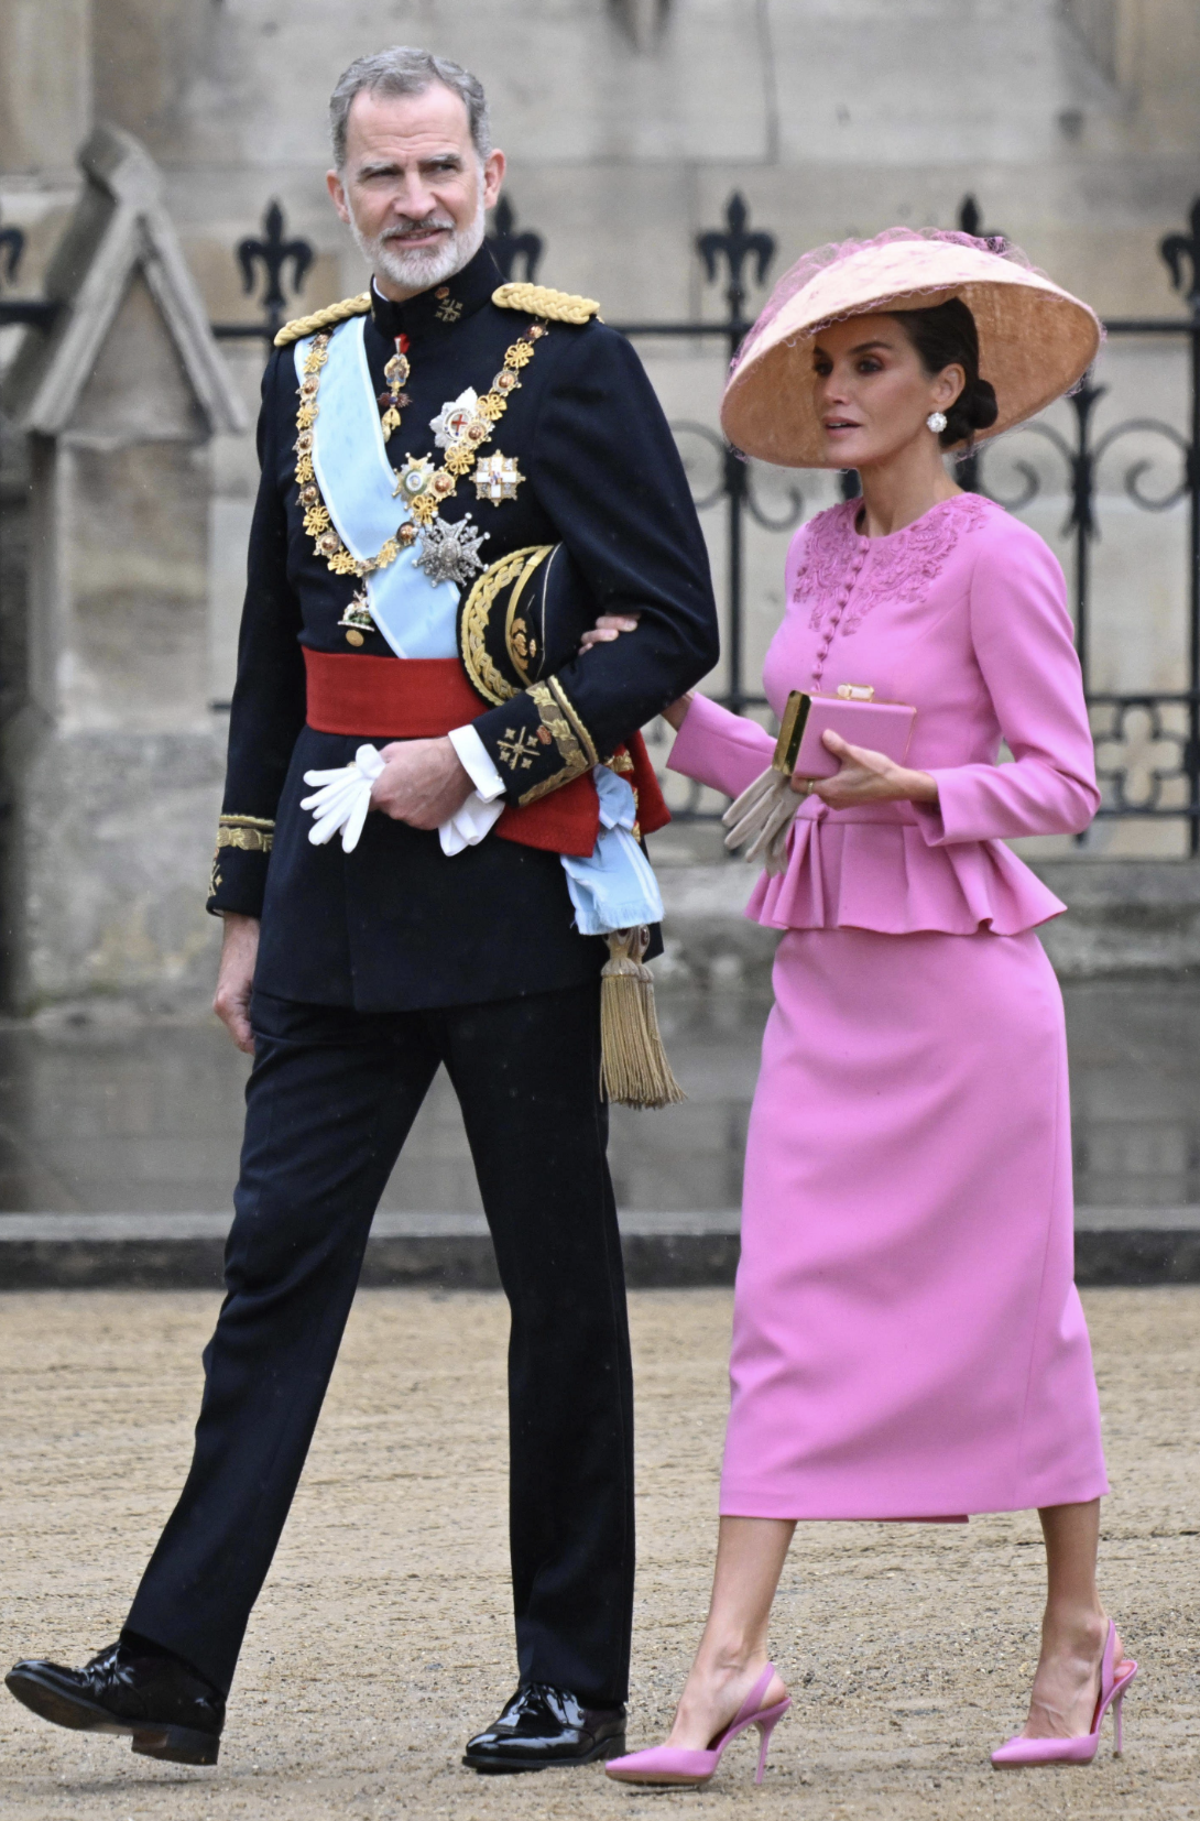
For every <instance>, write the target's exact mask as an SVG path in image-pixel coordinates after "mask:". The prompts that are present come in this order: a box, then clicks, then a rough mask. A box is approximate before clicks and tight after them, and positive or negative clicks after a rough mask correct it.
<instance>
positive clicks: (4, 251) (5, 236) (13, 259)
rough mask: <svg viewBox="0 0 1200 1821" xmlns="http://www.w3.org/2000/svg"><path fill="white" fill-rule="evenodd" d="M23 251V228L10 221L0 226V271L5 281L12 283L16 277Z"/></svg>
mask: <svg viewBox="0 0 1200 1821" xmlns="http://www.w3.org/2000/svg"><path fill="white" fill-rule="evenodd" d="M24 252H25V230H24V229H23V228H18V227H15V226H14V225H13V224H11V223H10V224H9V225H8V226H7V227H3V228H0V272H3V274H4V278H5V281H6V283H8V284H12V283H13V281H14V279H15V278H16V276H17V271H18V269H19V267H20V264H21V258H22V255H23V254H24Z"/></svg>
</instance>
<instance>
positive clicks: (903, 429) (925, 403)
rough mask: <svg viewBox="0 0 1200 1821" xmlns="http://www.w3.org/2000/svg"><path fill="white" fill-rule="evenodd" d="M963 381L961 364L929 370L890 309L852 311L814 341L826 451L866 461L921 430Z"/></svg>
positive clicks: (862, 464)
mask: <svg viewBox="0 0 1200 1821" xmlns="http://www.w3.org/2000/svg"><path fill="white" fill-rule="evenodd" d="M965 383H966V374H965V373H964V371H963V369H962V368H961V367H959V366H952V367H945V368H943V370H942V372H941V373H938V374H936V375H934V376H932V377H931V376H930V375H929V374H928V373H927V372H926V371H925V368H924V367H923V366H922V364H921V360H920V357H919V355H918V354H917V351H916V349H915V348H914V347H913V345H912V343H911V342H910V341H909V339H908V336H907V335H906V334H905V333H904V330H903V329H902V328H901V326H900V324H899V323H898V322H897V320H896V318H895V317H894V316H852V317H851V318H850V319H849V321H848V322H838V323H833V324H831V326H830V327H829V328H828V329H822V331H821V333H820V335H819V337H818V338H817V342H816V345H815V347H814V348H813V397H814V402H815V404H816V410H817V421H818V422H819V424H820V426H821V435H822V439H823V441H824V445H825V454H826V459H827V461H828V463H829V465H830V467H834V468H860V469H861V468H870V467H873V466H874V465H875V464H877V463H879V462H886V461H888V460H889V459H891V458H892V457H894V456H896V455H898V454H899V453H900V451H901V450H902V449H904V448H905V447H906V446H908V445H910V444H912V443H914V442H919V440H920V439H921V438H924V439H925V442H926V443H927V444H929V445H930V446H931V447H934V448H936V446H937V445H936V438H935V437H934V435H933V432H932V431H930V430H929V429H927V428H926V424H925V419H926V418H927V417H928V416H929V414H930V412H931V411H948V410H949V409H950V406H951V405H952V404H953V403H954V400H955V399H956V398H957V397H958V395H959V393H960V392H961V391H962V389H963V386H964V384H965Z"/></svg>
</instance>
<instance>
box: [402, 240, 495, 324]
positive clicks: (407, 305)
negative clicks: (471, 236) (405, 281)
mask: <svg viewBox="0 0 1200 1821" xmlns="http://www.w3.org/2000/svg"><path fill="white" fill-rule="evenodd" d="M501 283H503V279H502V276H501V272H500V268H499V266H498V265H497V264H496V261H495V259H494V258H493V256H492V250H491V248H490V247H489V246H488V244H487V242H486V240H485V241H484V243H483V245H482V246H481V247H480V249H479V251H478V253H476V254H475V256H474V258H473V259H470V260H468V261H467V264H466V265H465V266H464V267H463V269H462V271H461V272H456V273H455V274H454V276H453V278H448V279H446V281H445V283H444V284H440V285H434V286H432V287H431V288H430V289H429V290H428V291H418V293H417V295H416V296H415V297H409V298H407V299H406V300H405V301H404V303H393V302H392V300H391V298H390V297H383V296H381V295H380V293H379V292H378V291H377V290H376V288H375V281H374V279H372V280H371V317H372V320H373V322H374V324H375V327H376V328H377V329H378V330H379V333H380V334H381V335H382V336H384V337H385V338H386V339H387V340H388V341H394V340H395V338H396V337H397V336H398V335H407V336H408V338H409V340H410V341H427V340H430V339H431V338H432V337H434V336H438V335H446V334H448V333H449V332H450V331H451V330H452V329H453V328H454V327H455V326H456V325H457V324H458V323H460V322H465V321H466V319H467V318H468V317H469V316H474V315H475V314H476V312H477V311H479V310H481V309H482V308H483V306H484V304H485V303H487V301H488V299H489V298H490V297H491V295H492V292H493V291H494V290H495V289H496V286H497V285H499V284H501Z"/></svg>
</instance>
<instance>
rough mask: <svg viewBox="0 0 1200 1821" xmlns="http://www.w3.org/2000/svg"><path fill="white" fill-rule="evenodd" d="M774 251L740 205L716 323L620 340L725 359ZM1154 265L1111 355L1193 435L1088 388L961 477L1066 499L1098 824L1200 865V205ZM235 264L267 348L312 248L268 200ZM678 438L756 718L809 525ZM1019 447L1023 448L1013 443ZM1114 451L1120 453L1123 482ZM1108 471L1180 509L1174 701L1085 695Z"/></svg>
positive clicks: (690, 438)
mask: <svg viewBox="0 0 1200 1821" xmlns="http://www.w3.org/2000/svg"><path fill="white" fill-rule="evenodd" d="M959 225H960V226H961V227H962V228H963V229H964V230H965V231H966V232H968V233H973V234H978V233H980V232H982V231H983V230H982V223H981V217H980V211H979V208H978V205H977V203H976V202H975V199H974V198H973V197H970V196H968V197H966V198H964V201H963V204H962V208H961V210H960V215H959ZM491 245H492V248H493V251H494V252H495V255H496V258H497V260H498V261H499V264H500V267H501V269H502V271H503V272H504V275H505V277H506V278H512V277H515V276H517V275H518V274H519V275H520V276H522V277H523V278H525V279H527V280H530V281H532V280H534V279H535V278H536V276H537V273H538V270H539V267H540V264H541V259H542V254H543V251H544V245H543V241H542V237H541V236H540V235H539V234H537V233H536V232H534V231H532V230H530V229H523V230H519V229H518V226H517V221H516V217H515V215H514V213H513V210H512V207H511V204H510V203H509V202H508V200H507V199H503V200H502V201H501V203H500V205H499V207H498V208H497V210H496V214H495V219H494V228H493V233H492V236H491ZM23 248H24V238H23V235H22V233H21V230H20V229H19V228H16V227H12V226H3V225H0V286H3V284H5V283H10V284H11V283H12V282H13V280H14V279H15V278H16V277H17V274H18V269H19V266H20V262H21V257H22V252H23ZM775 251H776V245H775V240H774V238H773V236H772V235H770V234H769V233H767V232H765V231H764V230H762V229H760V228H755V227H752V226H751V225H750V215H749V210H748V208H747V206H746V203H745V201H744V200H743V198H742V197H741V196H740V195H738V194H735V195H733V196H732V197H731V198H730V200H729V203H728V205H727V207H726V211H725V221H724V225H723V226H722V227H720V228H713V229H710V230H709V231H707V232H706V233H703V234H700V235H698V236H697V238H696V253H697V256H698V257H699V259H700V260H701V261H702V262H703V266H704V271H705V275H706V278H707V280H708V281H709V283H711V284H714V285H720V286H721V287H722V292H723V295H722V302H723V306H724V314H723V315H722V316H720V317H716V318H713V319H706V318H691V319H688V320H686V321H678V322H663V321H650V322H625V323H617V324H615V325H614V326H615V327H616V328H618V329H619V330H620V331H621V332H622V333H623V334H626V335H628V336H630V337H631V338H633V339H636V340H648V341H652V340H659V341H667V342H671V341H675V342H684V341H686V342H692V343H696V342H701V343H703V342H707V343H710V344H712V343H715V344H717V346H718V347H719V348H720V350H721V353H722V354H723V355H724V356H725V357H727V358H731V357H732V355H733V353H734V352H735V350H736V349H737V347H738V345H739V343H740V342H741V340H742V338H743V336H744V335H745V334H746V332H747V330H748V329H749V327H750V321H751V318H750V316H749V314H748V312H747V303H748V298H749V295H750V285H751V283H753V284H754V285H756V286H762V285H763V283H764V282H765V281H766V280H767V278H768V275H769V273H770V268H771V265H772V262H773V259H774V255H775ZM1159 252H1160V255H1161V257H1162V259H1163V260H1164V262H1165V264H1166V266H1167V268H1168V271H1169V273H1170V277H1171V282H1172V285H1173V287H1174V288H1175V290H1177V291H1178V292H1179V293H1180V295H1181V298H1182V300H1183V302H1184V304H1185V306H1186V309H1187V315H1186V316H1182V317H1144V318H1143V317H1138V318H1121V319H1117V320H1112V321H1109V322H1108V323H1106V325H1105V328H1106V331H1107V335H1108V337H1109V339H1110V342H1111V343H1112V344H1113V345H1114V346H1116V345H1120V344H1128V343H1137V342H1141V343H1143V344H1145V343H1147V342H1149V341H1154V340H1157V341H1159V342H1160V343H1161V341H1162V340H1164V339H1166V340H1167V341H1169V342H1172V343H1175V344H1177V345H1178V346H1179V347H1180V348H1181V351H1183V352H1184V353H1185V354H1186V359H1187V369H1188V372H1187V382H1186V396H1187V408H1186V413H1185V415H1184V422H1185V424H1186V428H1184V429H1181V428H1179V427H1178V426H1177V425H1175V424H1172V423H1170V422H1168V421H1167V420H1166V419H1164V418H1161V417H1156V416H1137V417H1130V418H1125V419H1122V420H1120V421H1118V422H1115V423H1111V424H1108V425H1106V426H1105V427H1104V428H1103V429H1098V428H1097V422H1096V412H1097V406H1098V405H1099V404H1100V402H1101V400H1102V399H1104V398H1105V397H1106V396H1107V395H1108V393H1109V390H1110V389H1109V387H1107V386H1106V385H1103V384H1097V383H1096V380H1095V377H1094V375H1093V374H1089V375H1088V376H1087V378H1086V379H1085V381H1084V382H1083V384H1082V386H1081V387H1080V388H1079V390H1078V391H1076V392H1075V393H1074V394H1073V395H1072V396H1071V397H1070V398H1069V399H1068V400H1067V401H1066V411H1067V420H1066V421H1067V425H1068V428H1067V429H1066V430H1064V429H1063V428H1062V422H1061V414H1062V409H1063V408H1062V407H1060V408H1059V421H1054V420H1053V419H1052V418H1051V417H1048V416H1043V417H1042V418H1039V419H1036V420H1034V421H1033V422H1032V423H1030V424H1027V425H1025V426H1023V427H1022V429H1021V430H1020V431H1018V432H1014V433H1012V434H1011V435H1010V436H1009V437H1006V438H1005V439H1004V440H1003V442H1002V443H1001V444H997V445H994V446H992V447H985V449H983V450H981V451H979V452H978V453H977V454H976V455H974V456H973V457H971V458H970V459H969V460H968V461H966V462H963V463H961V464H960V467H959V479H960V480H961V482H962V483H963V485H965V486H967V487H968V488H970V489H972V490H973V491H976V492H980V493H985V494H987V495H988V496H989V497H991V498H994V499H996V500H997V501H998V503H999V504H1001V505H1003V506H1005V507H1006V508H1007V509H1008V510H1009V511H1011V512H1014V513H1021V512H1023V511H1025V510H1026V509H1027V508H1035V507H1036V505H1037V502H1039V500H1041V501H1042V502H1043V503H1044V501H1045V500H1046V499H1047V498H1056V497H1062V496H1064V495H1065V498H1066V500H1067V514H1066V522H1065V524H1064V526H1063V527H1062V530H1063V535H1064V536H1066V537H1067V538H1068V539H1069V541H1070V544H1071V570H1072V573H1071V577H1070V581H1071V588H1072V593H1073V600H1074V611H1075V625H1076V637H1077V643H1078V649H1079V656H1080V662H1081V664H1082V667H1083V675H1084V685H1085V688H1086V690H1087V696H1088V704H1089V709H1090V711H1091V714H1092V722H1093V732H1094V735H1095V738H1096V743H1097V768H1098V774H1099V777H1100V780H1101V783H1102V786H1103V788H1104V803H1103V806H1102V808H1101V810H1100V815H1101V816H1105V817H1141V818H1148V819H1154V820H1173V821H1176V822H1180V821H1181V822H1182V823H1183V824H1184V825H1185V826H1186V830H1187V848H1188V851H1189V853H1191V854H1193V855H1194V854H1197V853H1200V197H1198V198H1197V199H1196V201H1195V202H1194V203H1193V206H1192V209H1191V213H1190V217H1189V221H1188V224H1187V229H1186V231H1184V232H1180V233H1175V234H1169V235H1167V236H1166V237H1165V238H1164V240H1163V241H1162V243H1161V245H1160V248H1159ZM234 256H235V258H236V261H237V264H238V267H239V269H240V271H241V274H242V282H243V288H244V290H245V291H246V293H247V294H251V293H253V291H254V290H255V286H256V284H257V285H258V287H259V290H258V297H257V300H256V301H257V304H258V306H259V310H260V315H259V318H258V319H257V320H254V321H243V322H223V323H214V324H213V331H214V334H215V335H216V336H217V337H218V338H219V339H222V340H241V339H250V340H255V339H257V340H261V341H262V343H263V344H264V347H269V346H270V342H271V339H272V338H273V337H274V335H275V333H276V331H277V329H278V328H279V327H280V325H281V323H282V322H283V321H284V320H285V319H286V317H287V316H288V315H290V314H293V313H294V312H295V311H296V310H297V309H298V308H299V307H300V306H299V304H298V303H297V293H298V292H299V291H300V290H301V289H302V288H303V284H304V280H305V277H306V275H307V273H308V272H309V270H310V269H311V267H312V264H313V260H314V252H313V248H312V247H311V246H310V244H309V243H308V242H307V241H305V240H303V239H300V238H297V237H289V235H288V232H287V224H286V220H285V217H284V213H283V210H282V208H281V207H280V205H279V203H278V202H272V203H270V205H269V206H268V208H267V210H266V212H265V214H264V216H263V221H262V228H261V231H260V233H259V234H257V235H250V236H247V237H246V238H244V239H243V240H241V241H240V242H239V243H238V246H237V248H236V250H235V255H234ZM55 313H56V306H55V305H54V304H52V303H47V302H44V301H42V300H39V299H29V298H5V297H3V296H0V325H3V324H6V323H27V324H31V325H34V326H37V327H41V328H46V327H49V326H50V324H51V323H52V322H53V319H54V315H55ZM672 428H673V429H674V431H675V433H676V436H677V438H678V440H679V442H680V446H681V450H682V452H683V455H684V459H685V462H686V463H687V465H688V468H689V473H690V474H691V475H692V476H693V486H694V491H695V493H696V504H697V507H698V509H699V510H700V511H701V512H702V513H708V512H712V511H717V510H719V511H721V512H722V513H723V515H724V521H725V523H724V543H725V556H724V568H725V575H724V597H725V598H724V608H725V613H724V620H725V629H726V655H725V688H724V690H723V691H722V693H721V694H720V696H719V698H718V699H719V700H721V701H723V702H724V703H725V704H726V705H727V706H729V707H730V708H732V709H734V710H735V711H736V712H737V713H745V712H747V711H751V712H752V711H754V710H761V709H763V708H765V706H766V704H765V701H764V698H763V697H762V695H761V694H760V693H758V691H757V690H756V689H755V688H754V687H748V686H747V677H746V632H747V623H748V622H747V610H746V537H747V530H748V528H749V527H751V526H758V527H760V528H762V529H763V530H765V531H769V532H776V533H782V532H786V531H789V530H791V529H792V528H793V527H794V526H795V525H797V524H798V523H799V522H800V521H801V519H802V517H803V516H804V512H805V502H804V499H803V497H802V495H801V493H800V491H799V489H798V488H796V487H795V486H786V487H785V504H784V509H783V511H782V512H776V513H774V514H773V513H771V512H769V511H768V510H767V508H766V506H765V505H764V503H763V499H762V492H761V487H760V484H759V483H760V479H761V465H760V464H758V463H755V462H747V461H745V460H744V459H743V458H742V457H740V456H739V455H738V454H736V453H735V452H734V451H733V450H731V449H730V448H729V447H728V446H727V445H726V444H725V443H724V441H723V440H722V439H721V437H720V436H719V434H718V433H717V432H716V431H715V430H714V429H712V428H711V427H710V426H708V425H706V424H702V423H698V422H694V421H691V420H680V421H677V422H675V423H673V425H672ZM1021 438H1023V439H1031V440H1027V441H1026V442H1025V443H1024V444H1022V443H1021V442H1019V441H1018V439H1021ZM1122 444H1125V445H1127V447H1128V449H1129V452H1128V454H1127V455H1126V457H1125V465H1124V467H1123V468H1121V467H1120V465H1119V461H1120V451H1121V445H1122ZM1035 452H1036V453H1035ZM1039 457H1040V459H1038V458H1039ZM1113 462H1117V463H1118V470H1117V472H1118V475H1119V481H1120V487H1121V489H1122V492H1123V495H1124V498H1125V499H1126V500H1127V501H1128V502H1129V503H1130V505H1131V506H1132V507H1133V508H1135V509H1136V510H1138V511H1139V512H1144V513H1156V514H1166V513H1169V512H1171V511H1172V510H1173V509H1175V508H1177V507H1180V506H1184V507H1185V508H1186V515H1187V535H1186V553H1185V559H1184V560H1185V575H1184V577H1183V600H1184V635H1183V649H1182V650H1181V651H1180V652H1179V653H1178V655H1177V657H1176V658H1175V660H1174V666H1175V669H1176V671H1177V674H1178V678H1179V682H1180V685H1181V686H1179V687H1175V688H1171V689H1158V688H1147V689H1142V690H1139V691H1136V692H1131V693H1125V694H1121V693H1113V692H1111V691H1104V690H1096V689H1093V687H1092V646H1093V625H1092V615H1093V599H1094V592H1095V591H1094V562H1095V552H1096V546H1097V543H1098V542H1099V540H1100V536H1101V526H1100V523H1099V515H1098V504H1099V497H1100V493H1101V480H1102V470H1104V472H1106V473H1109V474H1110V477H1111V466H1112V463H1113ZM1164 463H1165V473H1166V479H1165V481H1163V480H1162V478H1161V477H1162V475H1163V472H1164V467H1163V464H1164ZM1055 468H1057V471H1058V472H1057V478H1056V477H1055V472H1054V470H1055ZM993 483H994V486H993ZM842 492H843V494H844V495H845V496H846V497H852V496H853V495H854V494H855V493H856V492H857V476H855V475H853V474H847V475H844V476H843V477H842ZM780 567H782V565H780ZM679 813H680V814H681V817H682V819H685V820H686V819H688V818H699V819H703V818H705V817H706V815H707V813H709V812H705V811H704V810H703V809H701V808H700V807H699V802H698V796H697V793H695V792H693V795H692V799H691V801H690V802H689V803H687V804H685V805H684V806H683V807H682V810H681V811H680V812H679Z"/></svg>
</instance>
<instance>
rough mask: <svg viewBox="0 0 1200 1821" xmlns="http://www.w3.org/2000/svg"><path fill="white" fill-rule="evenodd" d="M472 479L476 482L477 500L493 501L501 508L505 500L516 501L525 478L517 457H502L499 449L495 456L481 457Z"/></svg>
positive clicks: (494, 504)
mask: <svg viewBox="0 0 1200 1821" xmlns="http://www.w3.org/2000/svg"><path fill="white" fill-rule="evenodd" d="M471 479H472V480H473V481H474V482H475V497H476V499H481V500H491V502H492V504H493V506H499V505H501V504H502V503H503V501H505V500H515V499H516V497H517V488H518V487H519V486H520V485H521V482H522V481H523V480H524V479H525V476H524V475H523V474H522V473H521V470H520V469H519V468H518V466H517V458H516V456H515V455H501V453H500V451H499V449H497V450H496V453H495V454H494V455H487V456H480V458H479V460H478V461H477V462H476V464H475V472H474V474H473V475H472V476H471Z"/></svg>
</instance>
